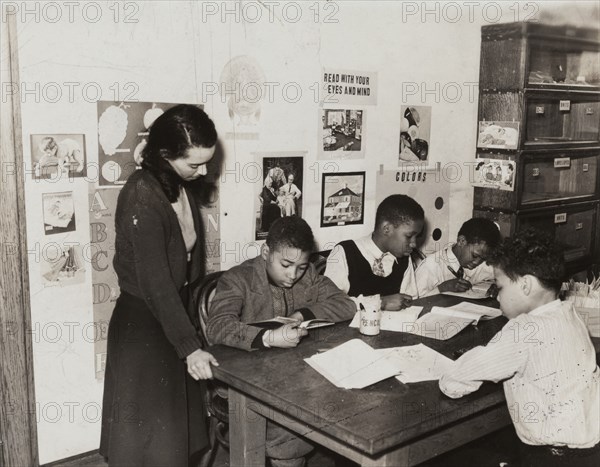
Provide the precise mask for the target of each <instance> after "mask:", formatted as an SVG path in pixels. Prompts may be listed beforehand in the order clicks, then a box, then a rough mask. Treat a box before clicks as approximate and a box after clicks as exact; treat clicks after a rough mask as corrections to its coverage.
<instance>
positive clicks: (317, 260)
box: [309, 250, 331, 275]
mask: <svg viewBox="0 0 600 467" xmlns="http://www.w3.org/2000/svg"><path fill="white" fill-rule="evenodd" d="M329 253H331V250H323V251H317V252H315V253H313V254H312V255H310V258H309V261H310V262H311V263H313V264H314V265H315V269H316V270H317V273H319V274H321V275H323V274H324V273H325V268H326V267H327V257H328V256H329Z"/></svg>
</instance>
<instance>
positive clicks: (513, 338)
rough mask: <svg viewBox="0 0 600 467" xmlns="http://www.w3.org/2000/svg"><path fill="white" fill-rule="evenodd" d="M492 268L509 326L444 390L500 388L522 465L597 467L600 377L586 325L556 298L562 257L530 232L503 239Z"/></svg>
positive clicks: (448, 379)
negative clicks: (500, 385)
mask: <svg viewBox="0 0 600 467" xmlns="http://www.w3.org/2000/svg"><path fill="white" fill-rule="evenodd" d="M488 261H489V263H490V264H491V265H493V267H494V273H495V276H496V281H497V285H498V290H499V293H498V300H499V301H500V308H501V310H502V313H503V314H504V315H505V316H506V317H508V318H509V322H508V323H507V324H506V325H505V326H504V327H503V328H502V330H501V331H500V332H499V333H498V334H497V335H496V336H494V337H493V338H492V340H491V341H490V343H489V344H488V345H487V346H485V347H476V348H474V349H472V350H470V351H468V352H467V353H465V354H464V355H462V357H460V358H459V359H458V360H457V361H456V362H455V364H454V366H453V367H452V369H451V370H450V371H449V372H448V373H446V374H444V375H443V376H442V378H441V379H440V383H439V384H440V389H441V390H442V391H443V392H444V393H445V394H446V395H448V396H450V397H452V398H458V397H462V396H464V395H465V394H469V393H471V392H473V391H476V390H477V389H478V388H479V387H480V386H481V384H482V382H483V381H494V382H499V381H503V382H504V394H505V395H506V401H507V403H508V409H509V412H510V415H511V418H512V421H513V424H514V426H515V430H516V432H517V435H518V436H519V438H520V440H521V441H522V446H521V457H522V460H523V463H522V464H521V465H536V466H538V465H543V466H549V465H553V466H554V465H565V466H566V465H577V466H587V465H597V461H598V458H599V456H600V444H599V442H600V370H599V368H598V366H597V364H596V352H595V350H594V346H593V344H592V342H591V340H590V336H589V334H588V330H587V328H586V326H585V324H584V323H583V321H582V320H581V318H580V317H579V315H578V314H577V313H576V312H575V310H574V309H573V306H572V304H571V303H569V302H562V301H560V300H559V299H558V293H559V291H560V287H561V282H562V279H563V274H564V261H563V257H562V252H561V251H560V249H559V248H558V247H557V246H556V245H555V244H554V243H553V240H552V239H551V238H549V237H547V236H546V235H545V234H544V232H540V231H536V230H533V229H530V230H527V231H523V232H521V233H518V234H517V235H515V236H514V238H512V239H506V240H505V241H504V243H503V244H502V246H501V247H500V248H498V249H497V250H496V251H495V252H494V253H493V255H492V256H491V257H490V258H489V259H488Z"/></svg>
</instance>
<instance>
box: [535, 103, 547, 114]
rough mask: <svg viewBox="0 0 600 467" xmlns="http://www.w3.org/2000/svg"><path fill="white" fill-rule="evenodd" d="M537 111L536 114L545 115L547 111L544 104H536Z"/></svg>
mask: <svg viewBox="0 0 600 467" xmlns="http://www.w3.org/2000/svg"><path fill="white" fill-rule="evenodd" d="M535 113H536V115H544V114H545V113H546V112H545V110H544V106H543V105H536V106H535Z"/></svg>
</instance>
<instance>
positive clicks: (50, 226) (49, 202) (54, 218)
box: [42, 191, 75, 235]
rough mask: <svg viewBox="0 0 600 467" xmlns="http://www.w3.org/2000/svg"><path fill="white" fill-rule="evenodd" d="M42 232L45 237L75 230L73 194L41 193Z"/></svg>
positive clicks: (69, 192) (70, 192) (67, 192)
mask: <svg viewBox="0 0 600 467" xmlns="http://www.w3.org/2000/svg"><path fill="white" fill-rule="evenodd" d="M42 209H43V213H44V232H45V234H46V235H50V234H55V233H65V232H73V231H74V230H75V203H74V202H73V192H72V191H66V192H62V193H43V194H42Z"/></svg>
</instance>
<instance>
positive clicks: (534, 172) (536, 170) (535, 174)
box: [531, 167, 540, 177]
mask: <svg viewBox="0 0 600 467" xmlns="http://www.w3.org/2000/svg"><path fill="white" fill-rule="evenodd" d="M531 176H532V177H539V176H540V169H539V168H538V167H534V168H533V169H532V170H531Z"/></svg>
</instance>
